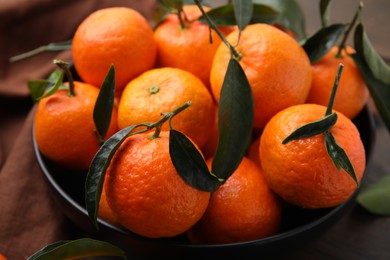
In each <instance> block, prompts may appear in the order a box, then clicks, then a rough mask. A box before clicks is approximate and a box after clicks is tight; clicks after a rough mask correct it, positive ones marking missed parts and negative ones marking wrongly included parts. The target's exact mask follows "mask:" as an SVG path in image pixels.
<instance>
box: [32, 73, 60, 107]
mask: <svg viewBox="0 0 390 260" xmlns="http://www.w3.org/2000/svg"><path fill="white" fill-rule="evenodd" d="M56 75H57V74H56ZM64 75H65V72H64V71H63V70H61V72H60V73H59V75H57V76H58V78H57V79H56V81H55V83H54V85H53V86H52V87H51V88H49V89H48V90H47V91H46V92H44V93H43V95H41V96H40V97H39V98H38V100H40V99H42V98H45V97H48V96H51V95H53V94H54V93H56V92H57V90H58V89H59V88H60V87H61V86H62V84H63V79H64ZM52 79H53V80H55V78H54V76H53V78H52Z"/></svg>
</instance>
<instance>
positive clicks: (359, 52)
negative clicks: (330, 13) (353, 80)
mask: <svg viewBox="0 0 390 260" xmlns="http://www.w3.org/2000/svg"><path fill="white" fill-rule="evenodd" d="M363 35H364V30H363V26H362V25H357V26H356V29H355V35H354V46H355V50H356V53H354V54H352V55H351V57H352V58H353V59H354V61H355V64H356V65H357V67H358V68H359V71H360V73H361V74H362V76H363V78H364V81H365V83H366V85H367V87H368V89H369V91H370V95H371V97H372V98H373V100H374V102H375V106H376V108H377V109H378V112H379V113H380V115H381V117H382V119H383V121H384V123H385V125H386V127H387V129H389V130H390V102H389V100H390V84H386V83H384V82H383V80H381V79H380V78H378V77H377V76H375V74H374V73H373V71H372V69H371V68H370V66H369V64H368V63H367V61H366V58H365V56H366V55H365V54H364V39H363V38H364V37H363Z"/></svg>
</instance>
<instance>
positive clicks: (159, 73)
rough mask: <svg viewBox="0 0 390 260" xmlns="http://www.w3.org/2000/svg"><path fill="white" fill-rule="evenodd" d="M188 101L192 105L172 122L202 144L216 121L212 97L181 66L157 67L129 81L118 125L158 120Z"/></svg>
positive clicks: (205, 88)
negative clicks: (178, 67) (163, 114)
mask: <svg viewBox="0 0 390 260" xmlns="http://www.w3.org/2000/svg"><path fill="white" fill-rule="evenodd" d="M187 101H191V102H192V105H191V106H190V107H189V108H187V109H186V110H185V111H183V112H182V113H180V114H178V115H177V116H175V117H174V118H173V120H172V125H173V127H174V128H175V129H176V130H178V131H181V132H183V133H184V134H186V135H187V136H188V137H189V138H191V139H192V140H193V141H194V142H195V143H196V144H197V145H198V146H199V147H202V146H203V145H204V144H205V143H206V141H207V139H208V138H209V136H210V134H211V129H212V127H213V124H214V115H215V112H214V103H213V99H212V96H211V94H210V92H209V91H208V90H207V87H206V86H205V85H204V84H203V83H202V81H201V80H200V79H199V78H198V77H196V76H194V75H193V74H192V73H190V72H187V71H185V70H182V69H177V68H155V69H152V70H149V71H146V72H145V73H143V74H142V75H140V76H138V77H137V78H135V79H133V80H132V81H131V82H130V83H129V84H127V86H126V87H125V89H124V90H123V93H122V96H121V99H120V101H119V106H118V127H119V129H122V128H125V127H127V126H130V125H137V124H140V123H144V122H155V121H157V120H159V119H160V118H161V114H162V113H166V112H169V111H173V110H174V109H176V108H178V107H179V106H181V105H183V104H184V103H185V102H187ZM162 129H163V130H168V129H169V125H168V124H164V125H163V127H162Z"/></svg>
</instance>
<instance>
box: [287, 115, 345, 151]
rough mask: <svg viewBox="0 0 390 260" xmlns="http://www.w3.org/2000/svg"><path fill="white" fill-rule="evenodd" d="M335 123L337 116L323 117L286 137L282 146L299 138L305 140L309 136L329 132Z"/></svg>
mask: <svg viewBox="0 0 390 260" xmlns="http://www.w3.org/2000/svg"><path fill="white" fill-rule="evenodd" d="M336 121H337V114H336V113H332V114H330V115H327V116H324V117H323V118H321V119H319V120H316V121H313V122H310V123H307V124H305V125H303V126H301V127H299V128H297V129H296V130H294V132H292V133H291V134H290V135H289V136H287V137H286V138H285V139H284V140H283V142H282V144H287V143H288V142H290V141H293V140H298V139H301V138H307V137H311V136H315V135H318V134H322V133H324V132H325V131H329V130H330V129H331V128H332V127H333V126H334V124H336Z"/></svg>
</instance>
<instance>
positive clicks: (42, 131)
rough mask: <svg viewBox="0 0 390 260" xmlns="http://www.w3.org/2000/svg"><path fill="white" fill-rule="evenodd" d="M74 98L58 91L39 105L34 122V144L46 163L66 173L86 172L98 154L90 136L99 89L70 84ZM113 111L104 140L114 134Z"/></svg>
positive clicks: (66, 91)
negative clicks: (62, 168)
mask: <svg viewBox="0 0 390 260" xmlns="http://www.w3.org/2000/svg"><path fill="white" fill-rule="evenodd" d="M74 84H75V89H74V90H75V96H73V97H69V96H68V90H58V91H57V92H56V93H54V94H53V95H51V96H49V97H46V98H43V99H41V100H40V101H39V103H38V106H37V110H36V114H35V121H34V129H35V131H34V132H35V140H36V142H37V145H38V148H39V150H40V152H41V153H42V154H43V155H44V156H45V157H47V158H48V159H50V160H52V161H54V162H56V163H57V164H59V165H61V166H64V167H66V168H70V169H76V170H86V169H88V167H89V165H90V163H91V161H92V158H93V157H94V156H95V154H96V152H97V151H98V150H99V148H100V146H99V141H98V139H97V137H96V134H95V132H94V129H96V127H95V123H94V121H93V109H94V106H95V103H96V99H97V97H98V95H99V89H98V88H97V87H94V86H92V85H89V84H86V83H83V82H78V81H76V82H74ZM116 122H117V110H116V109H114V110H113V112H112V116H111V123H110V127H109V129H108V131H107V135H106V139H108V138H109V137H110V136H111V135H113V134H114V133H115V132H116V131H117V124H116Z"/></svg>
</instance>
